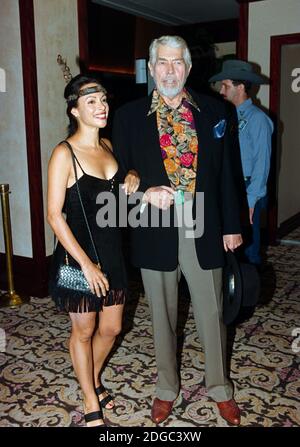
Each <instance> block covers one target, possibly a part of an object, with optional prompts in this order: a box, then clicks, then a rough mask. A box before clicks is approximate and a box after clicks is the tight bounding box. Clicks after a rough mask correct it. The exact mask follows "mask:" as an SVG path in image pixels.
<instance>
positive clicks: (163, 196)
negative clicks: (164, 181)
mask: <svg viewBox="0 0 300 447" xmlns="http://www.w3.org/2000/svg"><path fill="white" fill-rule="evenodd" d="M174 194H175V191H174V190H173V189H172V188H171V187H170V186H164V185H163V186H153V187H152V188H148V189H147V191H146V192H145V194H144V197H143V202H144V203H145V202H148V203H151V205H153V206H156V207H157V208H160V209H162V210H167V209H168V208H170V206H171V205H173V203H174Z"/></svg>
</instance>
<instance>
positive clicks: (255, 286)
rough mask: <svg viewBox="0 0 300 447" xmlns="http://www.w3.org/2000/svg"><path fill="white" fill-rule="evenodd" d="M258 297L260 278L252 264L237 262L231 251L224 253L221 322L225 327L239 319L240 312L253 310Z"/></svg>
mask: <svg viewBox="0 0 300 447" xmlns="http://www.w3.org/2000/svg"><path fill="white" fill-rule="evenodd" d="M259 295H260V278H259V274H258V272H257V269H256V267H255V266H254V265H252V264H247V263H243V262H239V261H238V259H237V258H236V256H235V254H234V253H233V252H231V251H228V252H227V253H226V265H225V267H224V269H223V321H224V323H225V324H226V325H228V324H231V323H233V322H234V321H237V320H238V319H239V315H241V313H242V310H244V309H246V308H248V309H251V308H252V309H254V307H255V305H256V304H257V302H258V299H259Z"/></svg>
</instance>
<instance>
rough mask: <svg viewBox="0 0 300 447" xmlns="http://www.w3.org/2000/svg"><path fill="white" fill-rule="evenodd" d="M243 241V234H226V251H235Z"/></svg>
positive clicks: (224, 241)
mask: <svg viewBox="0 0 300 447" xmlns="http://www.w3.org/2000/svg"><path fill="white" fill-rule="evenodd" d="M242 243H243V239H242V235H241V234H224V236H223V245H224V250H225V251H228V250H230V251H234V250H235V249H236V248H238V247H239V246H240V245H241V244H242Z"/></svg>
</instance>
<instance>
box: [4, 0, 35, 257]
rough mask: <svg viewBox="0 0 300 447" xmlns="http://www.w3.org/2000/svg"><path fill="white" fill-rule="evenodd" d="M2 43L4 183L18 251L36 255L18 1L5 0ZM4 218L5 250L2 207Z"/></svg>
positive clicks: (14, 243)
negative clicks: (9, 190) (7, 190)
mask: <svg viewBox="0 0 300 447" xmlns="http://www.w3.org/2000/svg"><path fill="white" fill-rule="evenodd" d="M0 42H1V45H0V66H1V68H2V69H3V70H4V71H5V78H6V92H3V91H2V90H3V89H0V183H9V185H10V189H11V194H10V196H9V199H10V211H11V221H12V238H13V248H14V254H16V255H19V256H25V257H32V242H31V223H30V207H29V186H28V173H27V152H26V136H25V116H24V92H23V76H22V58H21V39H20V19H19V2H18V0H1V13H0ZM2 80H3V79H2ZM0 218H1V222H0V252H2V253H3V252H4V242H3V226H2V215H1V210H0Z"/></svg>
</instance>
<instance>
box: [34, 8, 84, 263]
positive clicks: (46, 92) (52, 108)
mask: <svg viewBox="0 0 300 447" xmlns="http://www.w3.org/2000/svg"><path fill="white" fill-rule="evenodd" d="M34 19H35V37H36V53H37V79H38V95H39V118H40V135H41V158H42V177H43V196H44V212H45V214H46V193H47V164H48V161H49V157H50V154H51V151H52V149H53V147H54V146H56V145H57V143H58V142H59V141H61V140H62V139H64V138H65V136H66V127H67V124H68V120H67V116H66V113H65V111H66V103H65V100H64V97H63V91H64V88H65V85H66V83H65V80H64V78H63V74H62V71H61V68H60V66H59V65H58V64H57V62H56V59H57V55H58V54H61V55H62V56H63V57H64V58H66V59H67V64H68V66H69V67H70V69H71V73H72V75H73V76H75V75H76V74H78V73H79V67H78V66H77V63H76V59H77V58H78V55H79V49H78V22H77V0H51V1H49V0H35V1H34ZM45 233H46V234H45V237H46V253H47V255H49V254H51V253H52V251H53V233H52V231H51V229H50V228H49V226H48V224H47V222H46V219H45Z"/></svg>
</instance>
